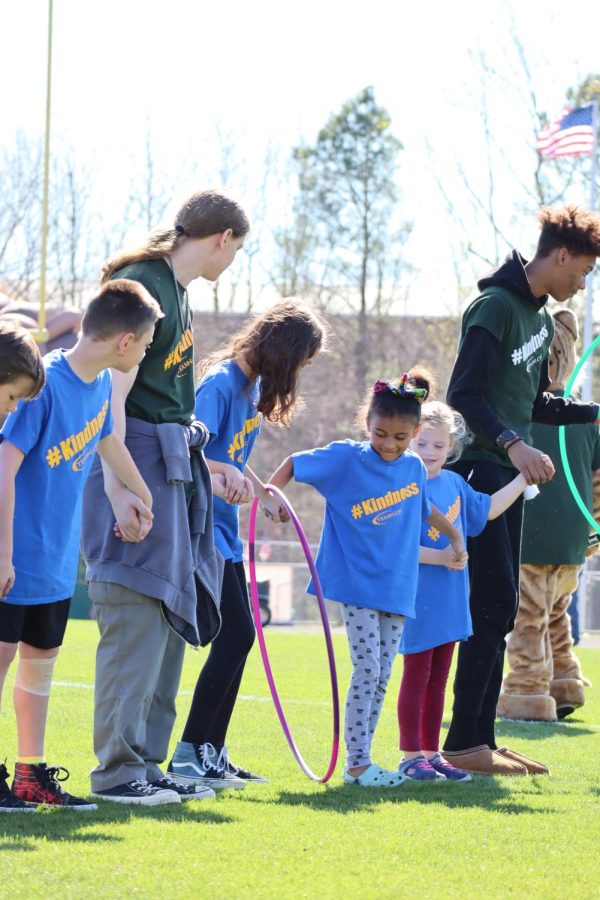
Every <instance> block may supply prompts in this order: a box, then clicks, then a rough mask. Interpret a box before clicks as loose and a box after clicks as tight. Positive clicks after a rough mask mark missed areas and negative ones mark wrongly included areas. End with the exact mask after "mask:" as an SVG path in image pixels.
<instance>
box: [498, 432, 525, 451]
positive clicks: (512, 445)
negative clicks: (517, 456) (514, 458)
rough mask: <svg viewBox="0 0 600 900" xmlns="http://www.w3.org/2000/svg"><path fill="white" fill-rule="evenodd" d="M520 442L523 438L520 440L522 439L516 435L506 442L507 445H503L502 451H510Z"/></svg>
mask: <svg viewBox="0 0 600 900" xmlns="http://www.w3.org/2000/svg"><path fill="white" fill-rule="evenodd" d="M522 440H523V438H522V437H519V435H517V436H516V437H515V438H513V439H512V440H511V441H508V443H507V444H505V445H504V447H503V448H502V449H503V450H510V448H511V447H514V445H515V444H518V443H519V441H522Z"/></svg>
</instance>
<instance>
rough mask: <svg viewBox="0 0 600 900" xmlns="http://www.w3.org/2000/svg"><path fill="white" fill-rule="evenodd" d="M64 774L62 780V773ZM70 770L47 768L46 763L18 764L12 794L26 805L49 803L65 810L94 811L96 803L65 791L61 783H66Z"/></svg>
mask: <svg viewBox="0 0 600 900" xmlns="http://www.w3.org/2000/svg"><path fill="white" fill-rule="evenodd" d="M61 772H64V776H63V777H62V778H61V777H60V773H61ZM68 777H69V772H68V769H65V768H63V766H47V765H46V763H39V764H38V765H31V764H29V763H19V762H18V763H17V764H16V765H15V778H14V781H13V783H12V792H13V794H15V795H16V796H17V797H19V798H20V799H21V800H24V801H25V802H26V803H47V804H49V805H50V806H61V807H63V808H64V809H77V810H94V809H98V807H97V806H96V804H95V803H90V802H89V801H88V800H82V799H81V798H80V797H73V796H72V795H71V794H67V792H66V791H63V789H62V788H61V786H60V784H59V781H66V780H67V778H68Z"/></svg>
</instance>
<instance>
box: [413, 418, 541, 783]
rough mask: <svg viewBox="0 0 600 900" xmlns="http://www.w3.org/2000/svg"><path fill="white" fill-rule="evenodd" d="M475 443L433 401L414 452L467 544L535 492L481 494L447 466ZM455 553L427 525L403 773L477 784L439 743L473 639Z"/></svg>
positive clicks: (512, 486) (434, 496) (518, 484)
mask: <svg viewBox="0 0 600 900" xmlns="http://www.w3.org/2000/svg"><path fill="white" fill-rule="evenodd" d="M471 440H472V436H471V435H470V433H469V431H468V430H467V427H466V425H465V421H464V419H463V417H462V416H461V415H460V413H458V412H456V410H453V409H451V408H450V407H449V406H447V405H446V404H445V403H440V402H430V403H425V404H424V405H423V407H422V411H421V428H420V431H419V433H418V434H417V435H416V436H415V438H414V439H413V441H412V443H411V449H412V450H414V452H415V453H417V454H418V455H419V456H420V457H421V459H422V460H423V462H424V464H425V467H426V469H427V475H428V482H427V493H428V495H429V497H430V499H431V501H432V502H434V503H435V504H436V506H437V507H438V508H439V509H440V510H442V511H443V513H444V514H445V516H446V518H447V520H448V521H450V522H453V523H454V524H455V525H456V527H457V528H458V530H459V531H460V533H461V534H462V536H463V539H466V538H467V537H474V536H476V535H478V534H480V533H481V532H482V531H483V529H484V528H485V526H486V523H487V522H488V520H490V519H495V518H497V517H498V516H499V515H501V514H502V513H503V512H504V511H505V510H506V509H508V507H509V506H510V505H511V504H512V503H514V501H515V500H517V498H518V497H519V496H520V495H521V493H522V492H523V491H524V490H525V488H526V487H527V482H526V481H525V478H524V477H523V475H517V477H516V478H514V479H513V480H512V481H511V482H510V483H509V484H507V485H506V486H505V487H504V488H502V489H501V490H499V491H496V493H495V494H492V495H491V496H490V495H489V494H482V493H479V492H478V491H474V490H473V488H471V487H470V486H469V485H468V484H467V482H466V481H465V480H464V479H463V478H461V476H460V475H457V474H456V472H450V471H448V470H447V469H444V468H443V466H445V465H446V463H447V462H454V461H455V460H457V459H458V458H459V456H460V455H461V452H462V450H463V447H464V446H466V444H468V443H469V442H470V441H471ZM453 556H454V554H453V548H452V547H451V546H450V545H449V543H448V540H447V539H446V537H445V536H444V535H442V534H440V530H439V529H437V528H435V527H434V528H431V527H429V526H428V525H425V524H424V525H423V526H422V529H421V549H420V552H419V563H420V565H419V581H418V588H417V602H416V617H415V618H414V619H411V620H410V621H407V623H406V625H405V628H404V632H403V634H402V640H401V642H400V653H403V654H404V671H403V675H402V685H401V687H400V695H399V697H398V722H399V726H400V749H401V750H402V751H403V753H404V758H403V760H402V761H401V763H400V767H399V769H400V771H401V772H402V773H403V774H404V776H405V777H406V778H407V779H409V780H411V781H436V780H440V779H443V778H446V779H448V780H452V781H470V780H471V776H470V775H469V773H468V772H465V771H463V770H462V769H458V768H455V767H454V766H452V765H450V763H449V762H448V761H447V760H446V759H445V758H444V757H443V756H441V754H440V751H439V739H440V728H441V724H442V714H443V711H444V693H445V687H446V681H447V679H448V672H449V671H450V664H451V662H452V655H453V652H454V644H455V643H456V641H464V640H467V638H468V637H469V636H470V635H471V634H472V633H473V629H472V626H471V614H470V611H469V581H468V574H467V569H466V568H464V562H462V563H461V564H458V565H457V564H456V563H455V561H454V559H453Z"/></svg>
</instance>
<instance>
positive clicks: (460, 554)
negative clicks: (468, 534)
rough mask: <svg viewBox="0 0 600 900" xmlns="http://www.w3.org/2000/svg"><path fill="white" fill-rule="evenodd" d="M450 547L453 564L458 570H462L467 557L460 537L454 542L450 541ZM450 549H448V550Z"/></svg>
mask: <svg viewBox="0 0 600 900" xmlns="http://www.w3.org/2000/svg"><path fill="white" fill-rule="evenodd" d="M450 547H451V548H452V551H453V553H454V563H455V565H456V566H458V568H459V569H464V567H465V565H466V564H467V562H468V559H469V555H468V553H467V551H466V550H465V545H464V541H463V539H462V537H460V536H459V537H457V538H456V539H455V540H453V541H450ZM449 549H450V548H449Z"/></svg>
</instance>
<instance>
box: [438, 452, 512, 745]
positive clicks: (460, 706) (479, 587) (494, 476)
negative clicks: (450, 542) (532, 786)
mask: <svg viewBox="0 0 600 900" xmlns="http://www.w3.org/2000/svg"><path fill="white" fill-rule="evenodd" d="M453 469H454V471H455V472H458V474H459V475H462V476H463V478H465V479H468V481H469V484H470V485H471V487H472V488H474V489H475V490H476V491H481V492H483V493H486V494H493V493H494V492H495V491H497V490H499V489H500V488H502V487H504V485H506V484H508V482H509V481H512V479H513V478H514V477H515V475H516V474H517V472H516V470H515V469H512V468H510V469H509V468H506V467H504V466H501V465H498V464H497V463H493V462H487V461H469V460H463V461H459V462H458V463H456V464H455V465H454V466H453ZM471 472H472V474H471V477H470V478H469V474H470V473H471ZM522 524H523V498H522V497H520V498H519V499H518V500H517V501H516V502H515V503H513V505H512V506H510V507H509V508H508V509H507V510H506V512H505V513H503V515H501V516H498V518H497V519H494V520H493V521H492V522H488V523H487V525H486V527H485V528H484V530H483V532H482V533H481V534H480V535H479V536H478V537H476V538H469V540H468V541H467V550H468V553H469V580H470V587H471V596H470V604H471V617H472V619H473V635H472V636H471V637H470V638H469V640H468V641H463V642H462V643H461V644H460V645H459V650H458V665H457V669H456V677H455V679H454V705H453V711H452V721H451V723H450V729H449V731H448V736H447V738H446V742H445V744H444V749H445V750H467V749H469V748H471V747H476V746H478V745H479V744H488V745H489V746H490V747H491V748H492V749H495V748H496V741H495V733H494V723H495V719H496V705H497V703H498V697H499V696H500V688H501V686H502V672H503V667H504V651H505V649H506V640H505V638H506V635H507V634H508V633H509V632H510V631H512V629H513V625H514V622H515V616H516V614H517V608H518V605H519V566H520V557H521V528H522Z"/></svg>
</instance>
